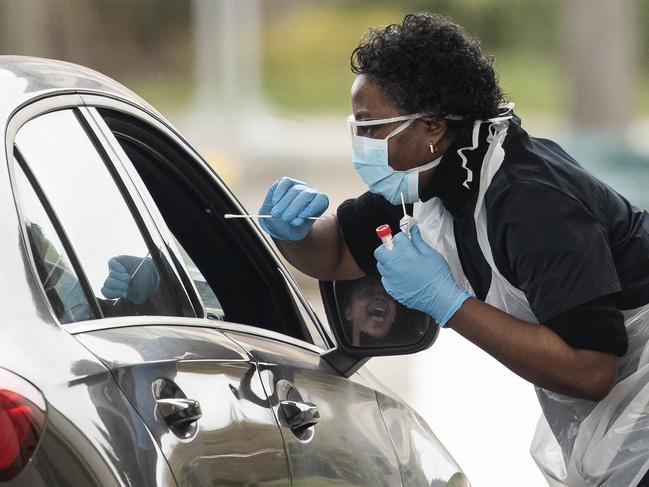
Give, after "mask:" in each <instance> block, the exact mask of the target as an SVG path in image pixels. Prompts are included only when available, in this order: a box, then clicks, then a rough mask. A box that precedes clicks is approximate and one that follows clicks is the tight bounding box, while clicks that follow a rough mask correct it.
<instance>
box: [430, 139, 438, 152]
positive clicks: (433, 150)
mask: <svg viewBox="0 0 649 487" xmlns="http://www.w3.org/2000/svg"><path fill="white" fill-rule="evenodd" d="M435 152H437V144H436V143H434V142H433V141H432V140H431V141H430V153H431V154H434V153H435Z"/></svg>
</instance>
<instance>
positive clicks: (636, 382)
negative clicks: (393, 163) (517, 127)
mask: <svg viewBox="0 0 649 487" xmlns="http://www.w3.org/2000/svg"><path fill="white" fill-rule="evenodd" d="M510 118H511V116H505V117H500V118H497V119H492V120H488V121H477V122H476V123H475V126H474V130H473V141H472V142H473V147H466V148H463V149H460V150H459V151H458V153H459V154H460V157H462V159H463V160H464V161H465V164H466V159H465V158H464V156H463V155H462V151H464V150H472V149H475V148H476V147H477V146H478V134H479V129H480V125H481V124H483V123H486V124H489V136H488V138H487V142H488V143H489V149H488V150H487V153H486V154H485V157H484V160H483V163H482V169H481V173H480V188H479V192H478V198H477V203H476V208H475V214H474V217H475V225H476V230H477V237H478V243H479V245H480V249H481V250H482V253H483V254H484V257H485V260H486V261H487V263H488V264H489V266H490V267H491V274H492V276H491V286H490V288H489V291H488V293H487V297H486V299H485V302H487V303H489V304H491V305H492V306H494V307H496V308H498V309H500V310H502V311H504V312H506V313H508V314H510V315H513V316H515V317H517V318H519V319H522V320H525V321H528V322H532V323H538V320H537V319H536V317H535V315H534V313H533V312H532V310H531V308H530V305H529V303H528V301H527V298H526V296H525V293H523V292H522V291H521V290H520V289H517V288H515V287H514V286H513V285H512V284H510V283H509V282H508V281H507V279H505V277H503V276H502V275H501V274H500V272H499V271H498V268H497V267H496V264H495V263H494V259H493V254H492V251H491V246H490V244H489V239H488V237H487V213H486V209H485V204H484V198H485V193H486V192H487V189H488V188H489V185H490V184H491V181H492V179H493V177H494V175H495V174H496V172H497V171H498V169H499V168H500V166H501V164H502V162H503V160H504V158H505V151H504V149H503V147H502V145H503V141H504V139H505V135H506V134H507V129H508V127H509V119H510ZM465 167H466V166H465ZM468 174H469V176H468V181H470V180H471V173H470V171H468ZM414 217H415V218H416V219H417V221H418V222H419V227H420V230H421V233H422V236H423V238H424V240H425V241H426V242H427V243H428V244H429V245H430V246H431V247H433V248H434V249H435V250H437V251H438V252H440V253H441V254H442V255H443V256H444V257H445V258H446V260H447V262H448V264H449V266H450V268H451V271H452V273H453V276H454V277H455V280H456V282H457V283H458V285H460V286H461V287H463V288H465V289H466V290H467V291H469V292H470V293H471V294H472V295H475V293H474V292H473V289H472V288H471V285H470V283H469V281H468V279H467V277H466V276H465V274H464V272H463V270H462V266H461V264H460V260H459V256H458V252H457V248H456V244H455V237H454V234H453V217H452V216H451V214H450V213H449V212H448V211H447V210H446V209H445V208H444V206H443V204H442V202H441V200H440V199H439V198H433V199H431V200H428V201H426V202H419V203H415V205H414ZM623 313H624V317H625V327H626V330H627V334H628V338H629V348H628V351H627V353H626V355H624V357H622V358H621V359H620V367H619V369H618V382H617V384H616V385H615V387H614V388H613V390H612V391H611V392H610V393H609V394H608V395H607V396H606V397H605V398H604V399H603V400H602V401H600V402H592V401H588V400H586V399H577V398H573V397H569V396H565V395H562V394H558V393H554V392H551V391H548V390H546V389H543V388H541V387H536V386H535V389H536V393H537V396H538V398H539V402H540V403H541V408H542V410H543V415H542V416H541V418H540V419H539V422H538V425H537V429H536V433H535V435H534V438H533V441H532V445H531V450H530V452H531V454H532V457H533V458H534V460H535V462H536V463H537V465H538V466H539V468H540V469H541V471H542V473H543V475H544V477H545V478H546V480H547V481H548V485H550V486H569V487H577V486H603V487H635V486H636V485H637V484H638V482H639V481H640V479H642V477H643V475H644V474H645V473H646V472H647V471H648V470H649V347H648V346H647V343H649V305H646V306H643V307H641V308H639V309H636V310H632V311H625V312H623ZM550 424H551V425H552V427H550ZM553 431H554V433H553Z"/></svg>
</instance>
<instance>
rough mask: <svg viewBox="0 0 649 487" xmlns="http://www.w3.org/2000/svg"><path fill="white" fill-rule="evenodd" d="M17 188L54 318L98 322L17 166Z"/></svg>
mask: <svg viewBox="0 0 649 487" xmlns="http://www.w3.org/2000/svg"><path fill="white" fill-rule="evenodd" d="M16 184H17V187H18V192H19V194H20V202H21V208H22V212H23V219H24V222H25V228H26V230H27V239H28V241H29V247H30V249H31V252H32V255H33V258H34V263H35V265H36V270H37V272H38V277H39V279H40V281H41V284H42V285H43V288H44V289H45V294H46V296H47V299H48V300H49V302H50V304H51V306H52V309H53V310H54V314H55V315H56V317H57V318H58V319H59V321H60V322H61V323H72V322H75V321H83V320H89V319H93V318H96V317H97V315H96V314H95V310H94V309H93V307H92V306H91V304H90V303H89V301H88V299H87V297H86V294H85V292H84V289H83V286H82V285H81V282H80V280H79V278H78V277H77V273H76V272H75V271H74V269H73V266H72V263H71V262H70V258H69V257H68V255H67V253H66V251H65V248H64V246H63V243H62V242H61V239H60V238H59V236H58V235H57V232H56V230H55V228H54V225H53V224H52V222H51V221H50V218H49V217H48V215H47V213H46V212H45V208H44V207H43V205H42V204H41V201H40V199H39V198H38V196H37V195H36V192H35V190H34V188H33V187H32V185H31V183H30V182H29V180H28V179H27V176H26V175H25V173H24V171H23V169H22V168H21V167H20V166H19V165H17V164H16Z"/></svg>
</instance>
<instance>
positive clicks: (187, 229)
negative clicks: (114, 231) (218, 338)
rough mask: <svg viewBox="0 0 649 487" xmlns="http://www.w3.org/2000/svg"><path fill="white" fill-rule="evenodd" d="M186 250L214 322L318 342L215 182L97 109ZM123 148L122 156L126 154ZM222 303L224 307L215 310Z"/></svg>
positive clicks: (165, 141) (181, 155) (144, 130)
mask: <svg viewBox="0 0 649 487" xmlns="http://www.w3.org/2000/svg"><path fill="white" fill-rule="evenodd" d="M99 113H100V114H101V115H102V116H103V118H104V120H105V122H106V123H107V125H108V128H109V129H110V130H111V131H112V133H113V135H114V136H115V138H116V140H117V142H118V143H119V147H118V148H117V149H118V152H121V153H122V157H123V158H125V159H128V161H130V163H131V164H132V165H133V167H134V168H135V170H136V171H137V174H135V175H134V177H136V178H137V179H138V180H139V181H138V185H139V186H140V187H141V192H142V193H145V192H146V193H148V195H149V196H150V199H151V201H152V202H153V204H154V205H155V206H156V208H157V210H158V211H159V213H160V215H161V216H162V217H163V219H164V222H165V224H166V226H167V227H168V229H169V230H170V232H171V233H172V234H173V236H174V238H175V240H176V241H177V242H179V244H180V247H181V248H182V250H181V251H180V253H181V258H182V259H183V260H184V261H185V263H186V264H187V267H188V268H189V272H190V274H192V279H193V280H194V283H195V285H196V287H197V289H198V291H199V294H200V297H201V300H202V303H203V306H204V307H205V309H206V312H207V315H208V317H211V318H214V317H216V318H219V319H224V320H227V321H230V322H234V323H243V324H246V325H252V326H256V327H260V328H265V329H268V330H272V331H276V332H279V333H283V334H285V335H289V336H292V337H294V338H298V339H301V340H305V341H309V342H313V340H312V337H311V335H310V333H309V331H308V329H307V326H306V324H305V322H304V320H303V319H302V316H301V315H300V313H299V310H298V309H297V307H296V303H295V301H294V300H293V299H292V297H291V294H290V290H289V289H288V287H287V285H286V282H285V281H284V278H283V276H282V275H281V273H280V271H279V269H278V268H277V263H276V262H275V261H274V260H273V259H272V258H271V257H270V256H269V254H268V252H267V251H266V250H265V249H264V248H263V245H261V244H260V241H259V238H258V237H257V236H256V235H255V234H254V232H252V230H251V229H250V227H249V225H248V224H247V222H242V221H233V220H225V219H224V218H223V214H225V213H232V212H236V211H238V210H237V209H236V208H235V207H234V205H233V203H232V202H231V201H230V200H229V199H228V198H227V197H225V196H224V195H223V194H222V191H221V190H220V188H219V187H218V185H217V184H216V183H215V182H214V179H213V177H212V176H211V175H210V174H209V173H207V172H206V171H205V169H204V168H203V167H201V166H200V165H199V164H197V162H196V161H195V160H194V159H193V158H192V157H190V156H189V155H188V154H187V153H186V152H185V151H184V149H183V148H182V147H180V146H179V145H178V144H176V143H175V142H174V141H173V140H171V139H170V138H168V137H167V136H166V135H164V134H163V133H161V132H160V131H158V130H157V129H155V128H153V127H151V126H149V125H147V124H146V123H144V122H142V121H141V120H138V119H136V118H134V117H130V116H127V115H124V114H121V113H118V112H114V111H109V110H99ZM120 149H121V150H120ZM216 303H218V307H217V308H214V306H215V304H216Z"/></svg>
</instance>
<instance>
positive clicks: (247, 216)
mask: <svg viewBox="0 0 649 487" xmlns="http://www.w3.org/2000/svg"><path fill="white" fill-rule="evenodd" d="M223 218H226V219H230V218H273V215H233V214H232V213H226V214H225V215H223ZM306 219H307V220H324V219H325V218H324V217H319V216H309V217H307V218H306Z"/></svg>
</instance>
